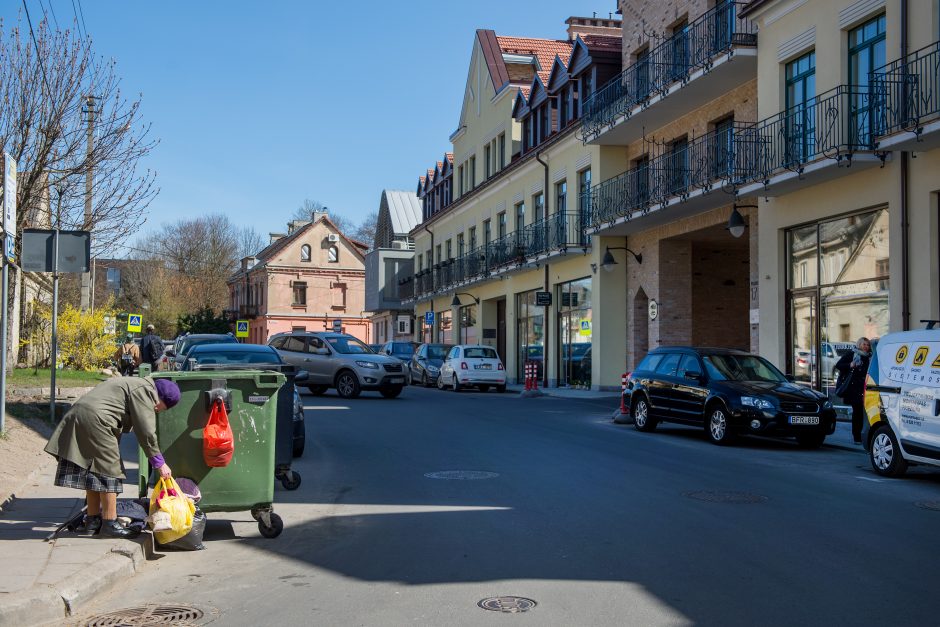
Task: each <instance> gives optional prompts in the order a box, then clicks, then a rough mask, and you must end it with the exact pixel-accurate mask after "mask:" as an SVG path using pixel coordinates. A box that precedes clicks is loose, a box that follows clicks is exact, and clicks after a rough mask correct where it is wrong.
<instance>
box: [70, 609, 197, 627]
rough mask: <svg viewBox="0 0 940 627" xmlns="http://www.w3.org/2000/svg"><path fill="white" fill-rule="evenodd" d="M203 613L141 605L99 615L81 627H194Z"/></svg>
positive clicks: (194, 610) (193, 610)
mask: <svg viewBox="0 0 940 627" xmlns="http://www.w3.org/2000/svg"><path fill="white" fill-rule="evenodd" d="M204 615H205V613H204V612H203V611H202V610H200V609H198V608H195V607H189V606H186V605H141V606H139V607H129V608H127V609H123V610H117V611H115V612H109V613H107V614H100V615H98V616H95V617H93V618H91V619H89V620H88V621H87V622H84V623H82V625H83V627H125V626H127V627H132V626H133V627H136V626H138V625H195V624H196V622H195V621H199V620H200V619H201V618H202V617H203V616H204Z"/></svg>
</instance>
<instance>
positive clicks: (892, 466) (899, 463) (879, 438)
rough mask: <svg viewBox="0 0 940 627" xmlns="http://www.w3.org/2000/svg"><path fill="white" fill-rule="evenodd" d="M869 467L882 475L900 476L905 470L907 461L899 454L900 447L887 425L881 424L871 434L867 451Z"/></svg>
mask: <svg viewBox="0 0 940 627" xmlns="http://www.w3.org/2000/svg"><path fill="white" fill-rule="evenodd" d="M868 456H869V458H870V459H871V467H872V468H874V469H875V472H877V473H878V474H879V475H881V476H883V477H900V476H901V475H903V474H904V473H905V472H907V462H906V461H904V457H903V456H902V455H901V447H900V445H899V444H898V438H897V436H895V435H894V431H892V430H891V427H889V426H888V425H881V426H879V427H877V428H876V429H875V432H874V433H873V434H872V436H871V447H870V448H869V451H868Z"/></svg>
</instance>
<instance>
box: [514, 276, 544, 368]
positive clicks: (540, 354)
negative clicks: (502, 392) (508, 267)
mask: <svg viewBox="0 0 940 627" xmlns="http://www.w3.org/2000/svg"><path fill="white" fill-rule="evenodd" d="M535 292H536V290H532V291H529V292H522V293H520V294H516V355H517V359H516V380H517V381H523V380H524V379H525V365H526V363H527V362H530V363H533V364H535V366H536V370H537V374H538V377H539V379H541V378H542V374H543V367H544V363H545V354H544V353H545V308H544V307H538V306H536V304H535Z"/></svg>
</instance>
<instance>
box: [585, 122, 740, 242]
mask: <svg viewBox="0 0 940 627" xmlns="http://www.w3.org/2000/svg"><path fill="white" fill-rule="evenodd" d="M750 126H751V125H748V124H745V123H741V122H738V123H735V124H734V125H732V126H730V127H725V128H722V129H720V130H716V131H712V132H711V133H707V134H705V135H701V136H699V137H696V138H695V139H693V140H691V141H690V142H688V144H686V145H685V146H684V147H682V148H681V149H678V150H670V151H668V152H666V153H664V154H662V155H660V156H658V157H656V158H655V159H653V160H651V161H650V162H649V163H647V164H644V165H643V166H641V167H636V168H633V169H632V170H628V171H626V172H624V173H622V174H619V175H618V176H615V177H613V178H611V179H608V180H606V181H604V182H602V183H600V184H598V185H595V186H594V187H592V188H591V189H590V191H587V192H585V193H584V195H583V196H582V199H581V202H582V206H584V207H586V211H585V213H586V217H585V220H586V223H587V224H586V231H587V232H588V233H593V234H604V235H608V234H610V235H623V234H627V233H629V232H632V231H634V230H637V229H638V228H641V227H643V228H645V227H648V226H652V225H653V224H655V223H658V222H661V221H663V220H665V219H669V218H670V216H673V217H674V216H675V214H674V212H669V213H664V212H663V211H662V210H664V209H667V208H669V207H672V206H674V205H682V207H683V211H685V213H686V214H691V213H698V212H702V211H708V210H710V209H715V208H717V207H721V206H723V205H726V204H727V203H728V202H729V200H730V199H731V195H730V194H729V193H723V192H733V191H734V182H735V178H736V174H735V170H736V155H735V137H736V136H737V133H739V132H740V131H742V130H743V129H746V128H749V127H750Z"/></svg>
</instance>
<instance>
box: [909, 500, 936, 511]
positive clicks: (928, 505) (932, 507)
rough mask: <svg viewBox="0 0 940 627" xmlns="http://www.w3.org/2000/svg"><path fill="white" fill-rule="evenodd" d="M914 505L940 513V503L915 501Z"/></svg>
mask: <svg viewBox="0 0 940 627" xmlns="http://www.w3.org/2000/svg"><path fill="white" fill-rule="evenodd" d="M914 505H915V506H916V507H919V508H921V509H929V510H931V511H934V512H940V501H915V502H914Z"/></svg>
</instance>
